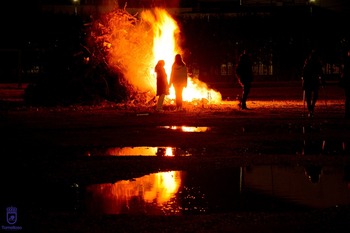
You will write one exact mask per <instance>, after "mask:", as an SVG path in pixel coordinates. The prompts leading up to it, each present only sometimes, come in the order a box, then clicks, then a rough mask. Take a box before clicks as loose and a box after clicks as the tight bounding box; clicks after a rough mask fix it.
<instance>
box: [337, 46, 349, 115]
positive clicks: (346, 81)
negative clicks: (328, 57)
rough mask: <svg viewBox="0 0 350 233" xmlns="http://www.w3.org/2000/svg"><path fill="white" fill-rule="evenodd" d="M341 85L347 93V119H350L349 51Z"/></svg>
mask: <svg viewBox="0 0 350 233" xmlns="http://www.w3.org/2000/svg"><path fill="white" fill-rule="evenodd" d="M339 85H340V86H341V87H342V88H343V89H344V93H345V118H350V50H348V52H347V55H346V57H345V58H344V61H343V72H342V74H341V78H340V81H339Z"/></svg>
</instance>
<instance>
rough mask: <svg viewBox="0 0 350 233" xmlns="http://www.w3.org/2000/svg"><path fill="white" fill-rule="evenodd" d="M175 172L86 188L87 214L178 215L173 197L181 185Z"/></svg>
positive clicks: (177, 173)
mask: <svg viewBox="0 0 350 233" xmlns="http://www.w3.org/2000/svg"><path fill="white" fill-rule="evenodd" d="M180 174H181V173H180V172H179V171H169V172H158V173H153V174H150V175H146V176H143V177H140V178H135V179H133V180H123V181H119V182H116V183H114V184H96V185H91V186H89V187H88V188H87V191H88V193H89V194H91V195H89V196H90V197H91V199H93V200H90V201H89V202H88V204H89V207H88V209H89V211H92V212H94V213H104V214H123V213H129V214H130V213H134V214H135V213H139V214H141V213H147V214H151V215H158V214H165V215H167V214H171V215H177V214H178V213H179V212H180V204H179V203H177V202H176V200H175V196H174V195H175V194H176V193H177V192H178V190H179V187H180V185H181V178H180Z"/></svg>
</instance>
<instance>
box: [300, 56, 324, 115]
mask: <svg viewBox="0 0 350 233" xmlns="http://www.w3.org/2000/svg"><path fill="white" fill-rule="evenodd" d="M302 72H303V73H302V86H303V91H304V93H303V95H304V101H306V105H307V109H308V111H309V114H308V116H309V117H313V115H314V110H315V105H316V102H317V100H318V92H319V87H320V84H321V83H322V85H324V80H323V75H322V74H323V71H322V62H321V58H320V56H319V54H318V52H317V51H316V50H312V51H311V53H310V54H309V56H308V57H307V58H306V59H305V62H304V66H303V70H302Z"/></svg>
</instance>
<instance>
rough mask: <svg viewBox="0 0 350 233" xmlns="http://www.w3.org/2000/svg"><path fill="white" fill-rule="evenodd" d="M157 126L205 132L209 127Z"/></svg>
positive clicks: (183, 130)
mask: <svg viewBox="0 0 350 233" xmlns="http://www.w3.org/2000/svg"><path fill="white" fill-rule="evenodd" d="M158 128H163V129H171V130H178V131H182V132H207V131H210V127H204V126H203V127H195V126H158Z"/></svg>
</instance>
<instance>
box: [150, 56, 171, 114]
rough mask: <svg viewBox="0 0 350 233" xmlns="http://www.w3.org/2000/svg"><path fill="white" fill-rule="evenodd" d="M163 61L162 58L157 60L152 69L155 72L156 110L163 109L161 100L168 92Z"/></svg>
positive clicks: (162, 100)
mask: <svg viewBox="0 0 350 233" xmlns="http://www.w3.org/2000/svg"><path fill="white" fill-rule="evenodd" d="M164 65H165V61H164V60H159V61H158V63H157V65H156V66H155V68H154V71H155V72H156V74H157V92H156V96H159V97H158V102H157V108H156V110H157V111H163V102H164V98H165V95H168V94H169V84H168V79H167V77H168V76H167V74H166V72H165V69H164Z"/></svg>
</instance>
